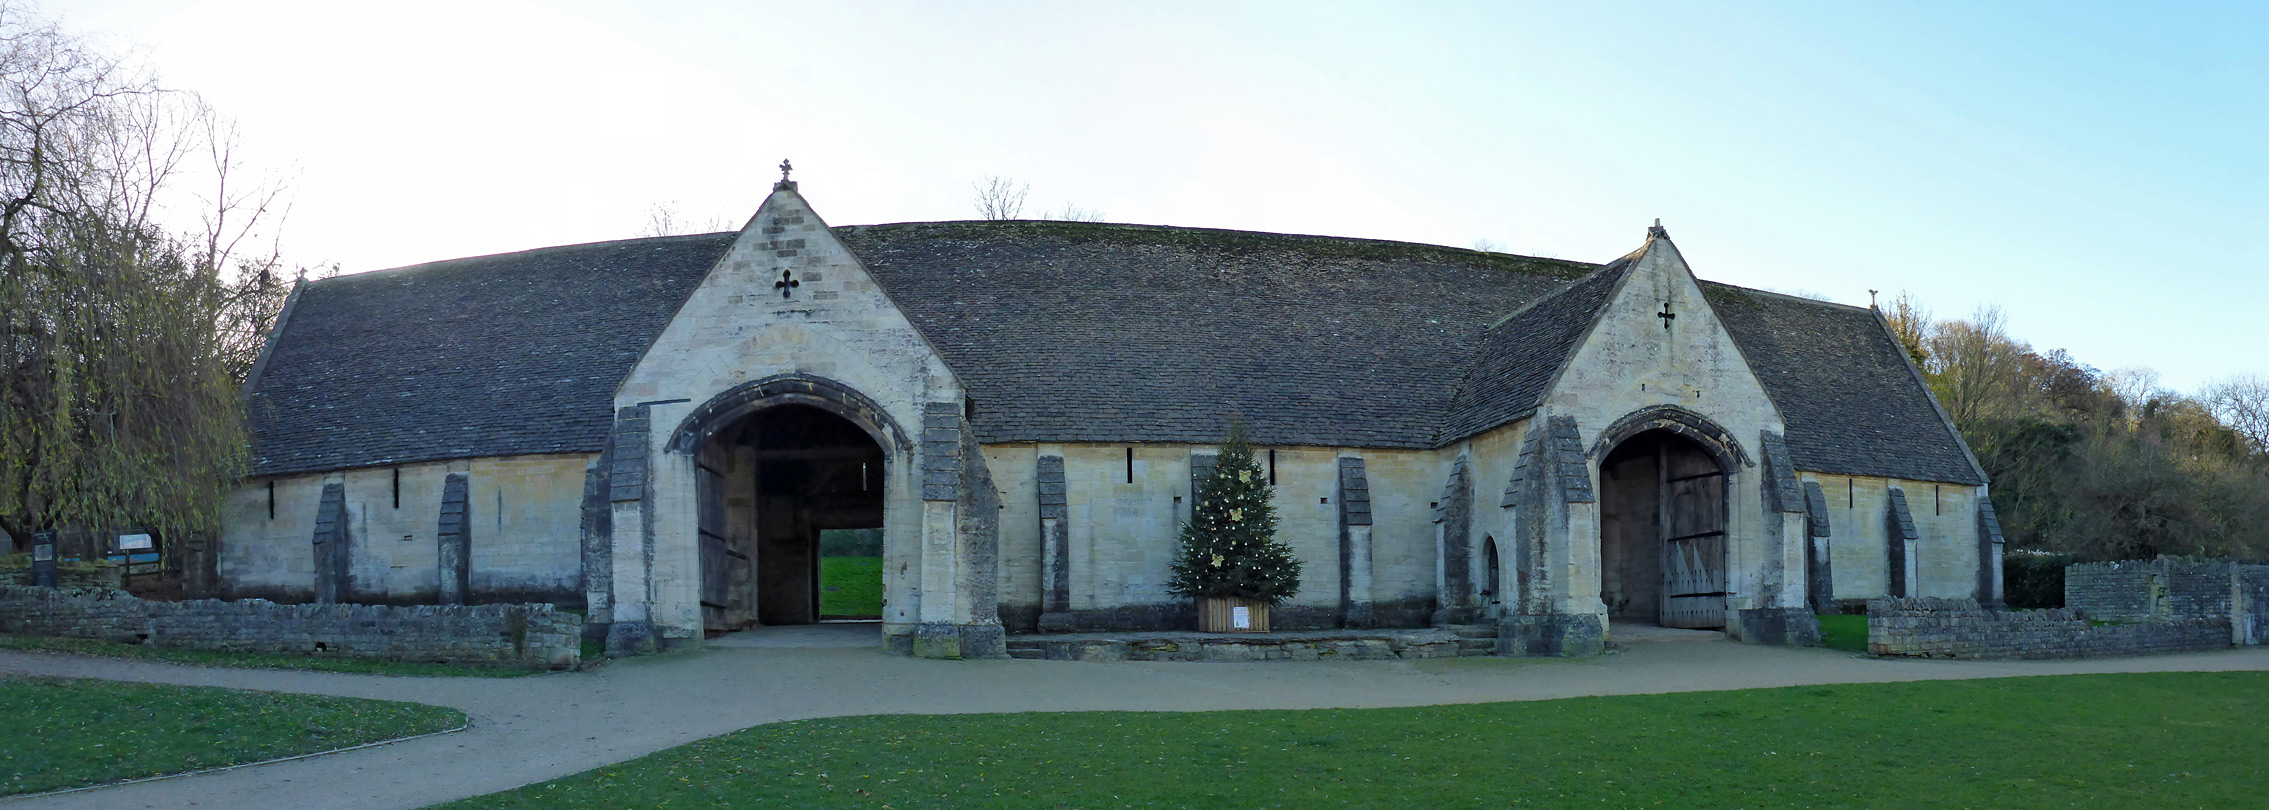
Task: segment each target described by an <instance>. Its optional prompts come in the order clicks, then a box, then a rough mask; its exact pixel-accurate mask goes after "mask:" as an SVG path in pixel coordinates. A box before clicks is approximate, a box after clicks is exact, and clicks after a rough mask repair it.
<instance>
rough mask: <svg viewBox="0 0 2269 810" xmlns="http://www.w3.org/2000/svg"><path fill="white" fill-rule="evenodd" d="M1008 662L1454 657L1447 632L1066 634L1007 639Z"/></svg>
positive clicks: (1451, 636) (1453, 636) (1454, 641)
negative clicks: (1012, 659) (1016, 659)
mask: <svg viewBox="0 0 2269 810" xmlns="http://www.w3.org/2000/svg"><path fill="white" fill-rule="evenodd" d="M1008 654H1009V656H1010V657H1012V658H1032V659H1047V660H1050V661H1331V660H1352V661H1379V660H1393V659H1397V658H1456V657H1457V656H1458V636H1457V634H1456V633H1453V632H1451V631H1448V630H1397V631H1372V632H1356V633H1350V632H1345V631H1337V632H1335V631H1312V632H1299V631H1295V632H1286V633H1266V634H1260V635H1250V636H1242V635H1236V634H1230V633H1141V634H1132V633H1129V634H1113V633H1071V634H1064V635H1046V636H1010V637H1009V638H1008Z"/></svg>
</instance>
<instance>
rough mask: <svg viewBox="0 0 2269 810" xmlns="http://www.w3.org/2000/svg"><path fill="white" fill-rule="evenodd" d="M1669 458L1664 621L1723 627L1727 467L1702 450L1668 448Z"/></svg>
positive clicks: (1666, 468)
mask: <svg viewBox="0 0 2269 810" xmlns="http://www.w3.org/2000/svg"><path fill="white" fill-rule="evenodd" d="M1682 456H1683V457H1682ZM1663 461H1664V463H1663V465H1662V468H1661V469H1662V471H1663V479H1662V500H1661V504H1662V520H1661V523H1660V525H1661V526H1662V533H1663V534H1662V591H1661V593H1662V602H1661V605H1662V610H1661V618H1660V623H1661V624H1662V626H1664V627H1688V628H1695V629H1717V628H1722V627H1724V626H1725V591H1726V588H1725V581H1726V576H1725V473H1723V472H1720V471H1718V470H1717V469H1716V466H1717V465H1716V464H1715V463H1714V462H1713V461H1712V460H1711V459H1709V458H1708V457H1707V456H1702V455H1700V454H1698V453H1697V454H1693V455H1691V456H1684V454H1676V453H1666V454H1665V455H1664V458H1663Z"/></svg>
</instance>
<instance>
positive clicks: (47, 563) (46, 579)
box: [32, 531, 56, 588]
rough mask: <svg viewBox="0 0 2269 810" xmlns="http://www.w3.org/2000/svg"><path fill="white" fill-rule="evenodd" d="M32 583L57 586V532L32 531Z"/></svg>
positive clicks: (49, 586)
mask: <svg viewBox="0 0 2269 810" xmlns="http://www.w3.org/2000/svg"><path fill="white" fill-rule="evenodd" d="M32 584H33V585H37V586H40V587H45V588H53V587H55V584H56V583H55V532H53V531H44V532H32Z"/></svg>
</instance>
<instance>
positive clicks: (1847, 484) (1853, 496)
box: [1844, 478, 1859, 509]
mask: <svg viewBox="0 0 2269 810" xmlns="http://www.w3.org/2000/svg"><path fill="white" fill-rule="evenodd" d="M1857 506H1859V479H1857V478H1846V479H1844V508H1845V509H1851V508H1855V507H1857Z"/></svg>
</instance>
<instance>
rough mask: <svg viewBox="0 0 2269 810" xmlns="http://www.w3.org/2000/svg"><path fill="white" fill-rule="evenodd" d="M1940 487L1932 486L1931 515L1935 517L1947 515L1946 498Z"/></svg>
mask: <svg viewBox="0 0 2269 810" xmlns="http://www.w3.org/2000/svg"><path fill="white" fill-rule="evenodd" d="M1939 486H1940V485H1938V484H1931V485H1930V513H1931V514H1933V515H1943V514H1946V496H1945V495H1944V493H1941V492H1940V491H1939V489H1938V488H1939Z"/></svg>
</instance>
